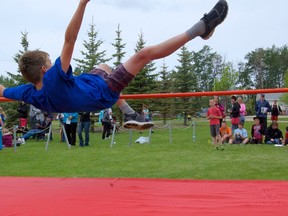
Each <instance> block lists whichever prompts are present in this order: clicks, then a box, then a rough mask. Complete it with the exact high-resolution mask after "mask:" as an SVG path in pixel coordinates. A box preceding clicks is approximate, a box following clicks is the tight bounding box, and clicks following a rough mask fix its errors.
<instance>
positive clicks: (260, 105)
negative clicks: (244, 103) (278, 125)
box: [255, 94, 271, 131]
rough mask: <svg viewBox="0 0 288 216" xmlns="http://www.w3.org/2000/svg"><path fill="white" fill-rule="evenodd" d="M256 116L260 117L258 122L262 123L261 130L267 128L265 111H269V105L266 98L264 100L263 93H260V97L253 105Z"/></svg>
mask: <svg viewBox="0 0 288 216" xmlns="http://www.w3.org/2000/svg"><path fill="white" fill-rule="evenodd" d="M255 111H256V116H257V117H258V118H259V119H260V124H262V125H263V130H264V131H266V129H267V113H268V112H271V106H270V104H269V102H268V101H267V100H265V95H264V94H261V95H260V99H259V100H258V101H257V102H256V105H255Z"/></svg>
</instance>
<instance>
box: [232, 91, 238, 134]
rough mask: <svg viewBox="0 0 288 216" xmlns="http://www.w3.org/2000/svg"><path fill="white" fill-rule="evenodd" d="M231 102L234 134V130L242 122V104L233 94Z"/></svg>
mask: <svg viewBox="0 0 288 216" xmlns="http://www.w3.org/2000/svg"><path fill="white" fill-rule="evenodd" d="M231 104H232V110H231V112H230V117H231V125H232V127H231V128H232V134H234V131H235V130H236V129H237V128H238V123H239V122H240V108H241V106H240V104H239V103H238V102H237V97H236V96H234V95H233V96H232V97H231Z"/></svg>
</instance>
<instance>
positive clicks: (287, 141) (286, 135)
mask: <svg viewBox="0 0 288 216" xmlns="http://www.w3.org/2000/svg"><path fill="white" fill-rule="evenodd" d="M287 144H288V127H286V133H285V142H284V145H287Z"/></svg>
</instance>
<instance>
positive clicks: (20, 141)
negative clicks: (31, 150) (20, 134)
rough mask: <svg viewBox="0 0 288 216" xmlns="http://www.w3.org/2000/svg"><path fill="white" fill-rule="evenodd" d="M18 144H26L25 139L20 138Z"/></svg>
mask: <svg viewBox="0 0 288 216" xmlns="http://www.w3.org/2000/svg"><path fill="white" fill-rule="evenodd" d="M17 141H18V143H20V144H21V145H22V144H25V139H24V138H18V140H17Z"/></svg>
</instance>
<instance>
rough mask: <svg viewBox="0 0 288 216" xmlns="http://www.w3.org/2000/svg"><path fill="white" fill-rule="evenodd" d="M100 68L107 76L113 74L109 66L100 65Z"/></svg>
mask: <svg viewBox="0 0 288 216" xmlns="http://www.w3.org/2000/svg"><path fill="white" fill-rule="evenodd" d="M98 68H99V69H101V70H103V71H105V72H106V73H107V74H110V73H112V69H111V67H110V66H109V65H107V64H104V63H101V64H99V65H98Z"/></svg>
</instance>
